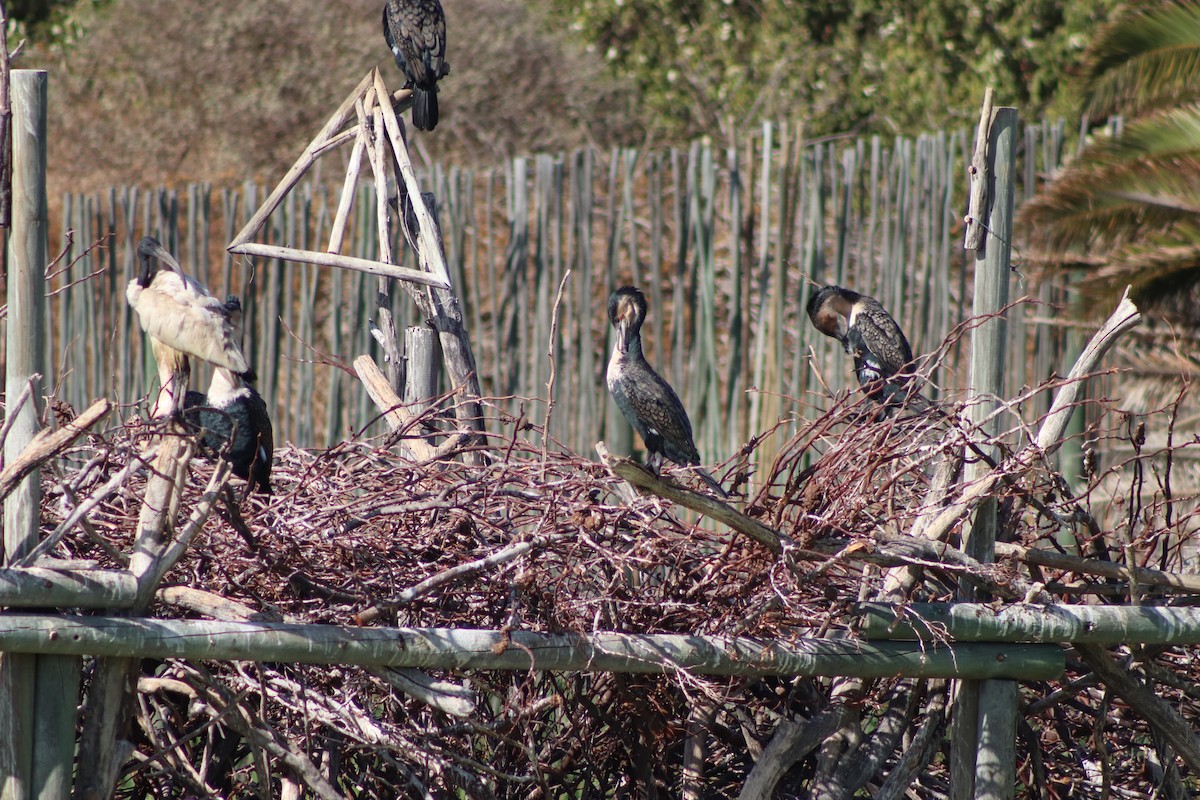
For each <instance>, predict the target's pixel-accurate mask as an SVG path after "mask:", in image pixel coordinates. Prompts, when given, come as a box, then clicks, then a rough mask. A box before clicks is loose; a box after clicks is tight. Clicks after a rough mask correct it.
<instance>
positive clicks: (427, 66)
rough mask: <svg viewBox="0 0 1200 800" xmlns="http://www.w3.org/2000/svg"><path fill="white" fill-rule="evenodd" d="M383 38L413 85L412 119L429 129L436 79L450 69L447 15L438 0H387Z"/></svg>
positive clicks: (408, 86) (434, 110)
mask: <svg viewBox="0 0 1200 800" xmlns="http://www.w3.org/2000/svg"><path fill="white" fill-rule="evenodd" d="M383 38H384V39H386V40H387V45H388V49H390V50H391V51H392V56H393V57H395V59H396V66H397V67H399V68H400V71H401V72H403V73H404V77H405V78H406V79H407V81H408V82H407V83H405V84H404V86H405V88H406V89H412V93H413V97H412V101H413V104H412V123H413V125H414V126H415V127H416V128H417V130H422V131H431V130H433V129H434V128H435V127H437V124H438V103H437V82H438V80H439V79H440V78H443V77H445V76H446V75H448V74H449V73H450V65H449V64H447V63H446V61H445V58H446V15H445V14H444V13H443V12H442V4H441V3H440V2H438V0H387V3H386V4H385V5H384V7H383Z"/></svg>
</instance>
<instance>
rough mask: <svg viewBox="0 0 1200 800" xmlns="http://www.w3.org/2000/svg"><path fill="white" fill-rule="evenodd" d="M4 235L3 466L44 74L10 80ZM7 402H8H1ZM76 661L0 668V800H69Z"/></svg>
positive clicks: (21, 368) (36, 307)
mask: <svg viewBox="0 0 1200 800" xmlns="http://www.w3.org/2000/svg"><path fill="white" fill-rule="evenodd" d="M11 79H12V82H11V87H10V88H11V99H12V112H13V118H12V121H13V125H12V200H13V203H12V235H11V237H10V239H9V273H8V341H7V343H6V347H7V364H6V368H5V376H4V382H5V387H6V390H8V391H11V390H12V389H14V388H15V387H21V386H24V385H26V384H27V383H29V382H30V381H33V392H32V396H31V397H30V400H29V402H27V403H25V404H24V405H22V406H21V407H20V409H18V410H15V411H14V412H12V413H14V414H15V418H14V420H12V421H11V422H12V425H11V427H10V428H9V432H8V435H7V436H6V437H5V440H4V457H5V463H6V464H13V463H15V462H16V461H17V460H18V456H20V454H21V453H22V452H23V451H24V450H25V449H26V448H27V447H28V445H29V444H31V443H32V442H33V440H34V439H35V437H36V436H37V433H38V425H39V421H38V420H39V417H40V416H41V409H42V402H41V396H42V391H43V388H42V382H41V378H40V377H39V376H40V375H43V374H45V352H44V346H43V337H42V331H43V330H44V329H45V320H44V317H45V307H46V279H45V270H46V263H47V255H46V249H47V220H46V93H47V86H48V83H49V81H48V76H47V73H46V72H45V71H44V70H16V71H14V72H12V73H11ZM9 396H13V395H12V394H10V395H9ZM40 504H41V473H40V471H39V470H37V469H34V470H31V471H30V472H29V473H28V475H27V476H26V477H25V480H24V481H22V482H21V483H20V484H19V485H18V486H17V487H16V488H15V489H14V490H13V491H12V493H11V494H10V495H9V496H8V498H7V499H6V500H5V502H4V560H5V563H11V562H12V561H15V560H16V559H19V558H21V557H23V556H24V555H25V554H26V553H28V552H29V551H30V550H31V549H33V547H34V546H35V545H36V544H37V537H38V522H39V513H40ZM79 672H80V664H79V659H78V658H74V657H61V656H59V657H54V656H16V655H13V654H11V653H6V654H4V655H3V658H2V660H0V725H2V726H4V727H3V728H0V741H2V742H3V744H2V745H0V776H3V777H4V782H3V785H2V786H0V798H3V800H25V799H26V798H29V799H30V800H34V799H35V798H36V799H37V800H56V799H57V798H65V797H66V796H67V795H68V793H69V792H70V784H71V768H72V758H73V756H74V749H75V706H76V704H77V703H78V695H79Z"/></svg>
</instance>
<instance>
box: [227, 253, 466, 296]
mask: <svg viewBox="0 0 1200 800" xmlns="http://www.w3.org/2000/svg"><path fill="white" fill-rule="evenodd" d="M226 249H227V250H229V252H231V253H234V254H235V255H245V256H261V257H263V258H282V259H284V260H287V261H300V262H303V263H305V264H316V265H318V266H322V267H337V268H338V269H352V270H357V271H358V272H366V273H369V274H371V275H383V276H384V277H387V278H396V279H398V280H402V281H408V282H409V283H419V284H422V285H424V286H432V287H434V288H435V289H449V288H450V284H449V283H447V282H446V281H445V279H443V278H439V277H438V276H436V275H434V274H433V273H430V272H422V271H421V270H419V269H409V268H408V267H397V266H395V265H393V264H384V263H383V262H381V261H371V260H370V259H366V258H355V257H354V256H343V255H339V254H337V253H320V252H315V251H312V250H297V249H296V248H294V247H280V246H278V245H273V244H259V243H257V242H246V243H245V244H231V245H229V247H228V248H226Z"/></svg>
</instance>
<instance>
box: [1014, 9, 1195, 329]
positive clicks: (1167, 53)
mask: <svg viewBox="0 0 1200 800" xmlns="http://www.w3.org/2000/svg"><path fill="white" fill-rule="evenodd" d="M1084 95H1085V97H1086V98H1087V101H1086V113H1087V114H1088V116H1089V117H1090V118H1093V119H1096V118H1102V117H1104V116H1106V115H1113V114H1121V115H1123V116H1124V117H1125V118H1126V119H1127V120H1128V122H1127V123H1126V124H1125V125H1124V126H1123V127H1122V129H1121V130H1120V131H1119V132H1118V133H1117V134H1115V135H1113V136H1111V137H1109V138H1102V139H1098V140H1096V141H1094V142H1092V143H1090V144H1089V145H1088V146H1087V147H1085V148H1084V149H1083V150H1082V152H1081V153H1080V154H1079V155H1078V156H1077V157H1076V158H1075V159H1074V160H1073V161H1072V162H1071V163H1070V164H1069V165H1068V166H1067V167H1066V168H1065V169H1064V170H1062V172H1061V173H1060V174H1059V175H1057V176H1056V177H1055V178H1054V179H1053V180H1052V181H1051V182H1050V183H1049V184H1047V185H1046V186H1045V187H1044V188H1043V190H1042V191H1041V192H1040V193H1039V194H1038V195H1037V196H1035V197H1034V198H1033V199H1031V200H1030V201H1029V202H1028V203H1026V204H1025V206H1024V207H1023V208H1022V210H1021V218H1020V222H1021V228H1022V229H1023V230H1025V231H1027V232H1028V233H1029V234H1030V240H1031V245H1032V247H1033V249H1034V255H1035V258H1037V259H1038V260H1040V261H1043V262H1044V263H1045V264H1047V265H1048V266H1049V267H1051V268H1058V269H1062V268H1067V269H1081V270H1082V273H1083V278H1082V280H1081V282H1080V284H1079V288H1080V289H1081V290H1082V291H1084V292H1085V293H1088V294H1091V295H1093V296H1101V297H1109V296H1111V295H1112V294H1113V293H1116V292H1120V291H1121V290H1123V289H1124V287H1125V286H1126V285H1130V284H1131V285H1132V286H1133V287H1134V295H1135V298H1136V299H1137V301H1138V302H1139V303H1140V304H1141V305H1142V306H1143V307H1145V308H1147V309H1153V310H1154V311H1156V312H1158V313H1160V314H1163V315H1166V316H1171V317H1174V318H1176V319H1177V320H1179V321H1186V322H1191V323H1200V2H1196V0H1160V2H1153V3H1144V4H1141V5H1139V6H1137V7H1136V8H1132V9H1129V11H1128V13H1126V14H1124V15H1123V16H1121V17H1119V18H1118V19H1116V20H1114V21H1113V22H1112V23H1111V24H1109V25H1108V26H1106V27H1105V28H1103V29H1102V30H1101V31H1100V32H1099V33H1098V34H1097V36H1096V39H1095V40H1094V41H1093V42H1092V44H1091V46H1090V47H1089V49H1088V55H1087V62H1086V73H1085V84H1084Z"/></svg>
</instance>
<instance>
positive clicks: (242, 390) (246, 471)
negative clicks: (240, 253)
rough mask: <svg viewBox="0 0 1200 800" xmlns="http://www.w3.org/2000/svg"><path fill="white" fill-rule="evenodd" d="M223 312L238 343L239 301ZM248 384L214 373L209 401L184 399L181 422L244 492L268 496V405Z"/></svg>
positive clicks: (197, 396)
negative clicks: (242, 483)
mask: <svg viewBox="0 0 1200 800" xmlns="http://www.w3.org/2000/svg"><path fill="white" fill-rule="evenodd" d="M225 310H226V313H227V314H228V315H229V319H230V323H231V324H232V325H233V328H234V333H235V335H236V336H238V338H241V331H242V301H241V300H240V299H238V297H237V296H236V295H230V296H229V297H228V299H226V300H225ZM250 380H252V378H248V377H246V376H244V375H238V374H236V373H234V372H233V371H231V370H228V369H225V368H224V367H217V368H216V369H215V370H213V376H212V382H210V383H209V385H208V394H207V395H204V394H201V393H200V392H188V393H187V398H186V399H185V400H184V404H183V408H184V412H183V418H184V420H186V421H187V422H188V423H189V424H191V425H193V426H194V427H196V428H197V429H200V430H203V432H204V437H203V439H202V440H201V445H202V446H203V447H204V448H205V449H207V450H211V451H213V452H216V453H219V454H220V455H221V456H222V457H223V458H224V459H225V460H226V461H228V462H229V463H230V464H232V465H233V474H234V475H237V476H238V477H239V478H242V479H243V480H246V481H248V482H249V486H248V487H247V489H248V490H254V491H258V492H261V493H262V494H270V493H271V462H272V459H273V458H274V454H275V431H274V428H273V427H272V425H271V415H270V413H268V411H267V404H266V402H265V401H264V400H263V399H262V396H261V395H260V394H259V393H258V392H257V391H256V390H255V389H254V387H253V386H251V385H250Z"/></svg>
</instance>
